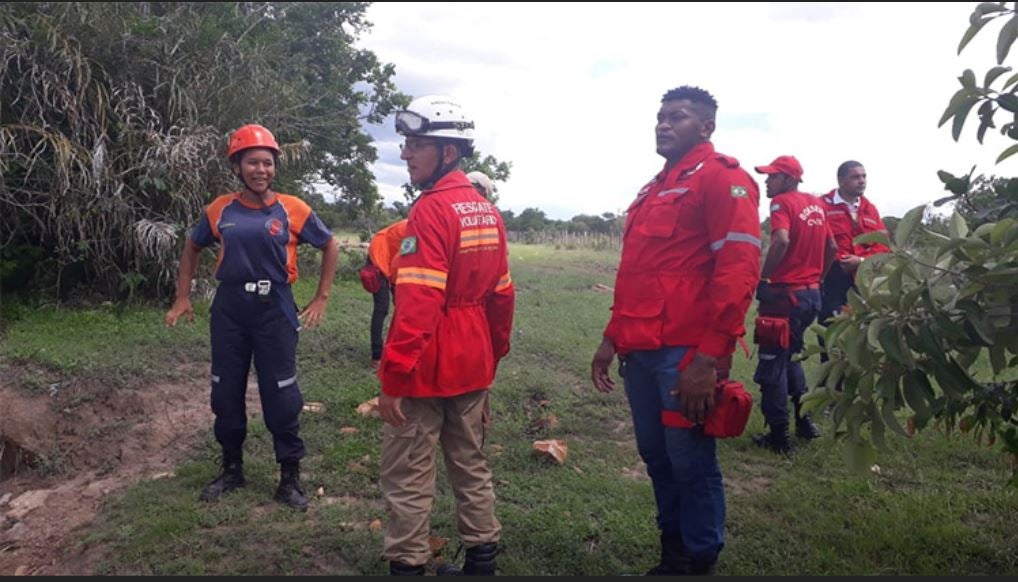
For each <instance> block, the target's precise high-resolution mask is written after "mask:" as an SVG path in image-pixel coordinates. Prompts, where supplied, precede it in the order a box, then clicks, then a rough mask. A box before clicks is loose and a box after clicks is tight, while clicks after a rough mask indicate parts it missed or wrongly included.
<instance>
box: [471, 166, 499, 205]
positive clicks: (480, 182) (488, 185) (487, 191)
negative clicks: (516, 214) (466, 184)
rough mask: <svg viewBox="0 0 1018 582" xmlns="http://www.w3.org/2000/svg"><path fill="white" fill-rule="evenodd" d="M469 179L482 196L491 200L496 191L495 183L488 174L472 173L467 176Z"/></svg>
mask: <svg viewBox="0 0 1018 582" xmlns="http://www.w3.org/2000/svg"><path fill="white" fill-rule="evenodd" d="M467 179H468V180H470V183H471V184H473V185H474V187H475V188H477V189H478V190H479V191H480V192H481V195H482V196H484V197H485V198H487V199H488V200H491V196H492V194H494V193H495V191H496V189H495V183H494V182H492V181H491V178H489V177H488V175H487V174H485V173H484V172H470V173H469V174H467Z"/></svg>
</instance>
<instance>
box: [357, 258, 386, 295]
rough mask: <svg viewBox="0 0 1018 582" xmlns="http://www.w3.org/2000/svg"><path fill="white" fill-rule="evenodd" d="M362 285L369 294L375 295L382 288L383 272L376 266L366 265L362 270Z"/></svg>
mask: <svg viewBox="0 0 1018 582" xmlns="http://www.w3.org/2000/svg"><path fill="white" fill-rule="evenodd" d="M360 276H361V285H362V286H363V287H364V290H365V291H367V292H368V293H371V294H375V293H378V290H379V289H381V288H382V272H381V271H379V270H378V267H376V266H374V265H364V266H363V267H361V270H360Z"/></svg>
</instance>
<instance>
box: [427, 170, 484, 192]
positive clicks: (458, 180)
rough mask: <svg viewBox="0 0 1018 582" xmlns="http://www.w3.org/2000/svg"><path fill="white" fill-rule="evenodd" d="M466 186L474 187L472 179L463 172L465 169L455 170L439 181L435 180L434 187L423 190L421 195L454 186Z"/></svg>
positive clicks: (449, 188)
mask: <svg viewBox="0 0 1018 582" xmlns="http://www.w3.org/2000/svg"><path fill="white" fill-rule="evenodd" d="M464 186H466V187H467V188H470V189H473V186H472V185H471V184H470V180H469V179H468V178H467V175H466V174H464V173H463V170H453V171H451V172H449V173H448V174H446V175H444V176H442V177H441V178H439V179H438V182H435V185H434V186H433V187H431V188H429V189H428V190H425V191H424V192H422V193H421V196H427V195H428V194H433V193H435V192H442V191H445V190H452V189H454V188H462V187H464Z"/></svg>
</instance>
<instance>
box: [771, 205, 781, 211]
mask: <svg viewBox="0 0 1018 582" xmlns="http://www.w3.org/2000/svg"><path fill="white" fill-rule="evenodd" d="M778 210H781V205H780V204H771V212H777V211H778Z"/></svg>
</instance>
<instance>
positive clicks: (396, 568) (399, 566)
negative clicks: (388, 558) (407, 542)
mask: <svg viewBox="0 0 1018 582" xmlns="http://www.w3.org/2000/svg"><path fill="white" fill-rule="evenodd" d="M389 575H390V576H423V575H424V566H411V565H409V564H404V563H403V562H389Z"/></svg>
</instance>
